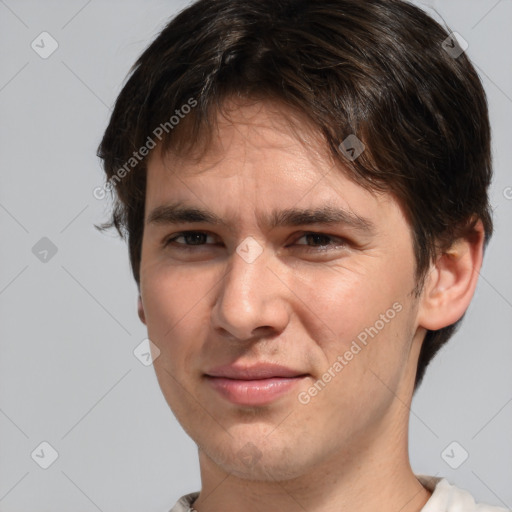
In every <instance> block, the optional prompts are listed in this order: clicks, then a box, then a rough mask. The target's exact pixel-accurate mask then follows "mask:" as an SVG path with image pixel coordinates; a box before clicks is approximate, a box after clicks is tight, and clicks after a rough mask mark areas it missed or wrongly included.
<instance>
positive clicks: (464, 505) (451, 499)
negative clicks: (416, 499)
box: [416, 475, 510, 512]
mask: <svg viewBox="0 0 512 512" xmlns="http://www.w3.org/2000/svg"><path fill="white" fill-rule="evenodd" d="M416 478H417V479H418V480H419V481H420V482H421V484H422V485H423V486H424V487H426V488H427V489H429V490H430V491H431V492H432V496H431V497H430V499H429V500H428V501H427V503H426V504H425V506H424V507H423V508H422V509H421V512H510V510H509V509H506V508H502V507H497V506H494V505H488V504H486V503H476V502H475V499H474V498H473V496H472V495H471V494H470V493H469V492H468V491H466V490H464V489H460V488H459V487H456V486H455V485H453V484H451V483H450V482H448V480H446V479H445V478H439V477H429V476H426V475H416Z"/></svg>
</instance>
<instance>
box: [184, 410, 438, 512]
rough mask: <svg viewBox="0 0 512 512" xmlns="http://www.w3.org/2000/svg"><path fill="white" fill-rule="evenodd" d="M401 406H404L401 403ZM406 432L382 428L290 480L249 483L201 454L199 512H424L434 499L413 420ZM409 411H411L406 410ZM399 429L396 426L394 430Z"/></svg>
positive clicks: (390, 423) (252, 481)
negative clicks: (422, 471) (416, 465)
mask: <svg viewBox="0 0 512 512" xmlns="http://www.w3.org/2000/svg"><path fill="white" fill-rule="evenodd" d="M397 402H398V401H397ZM398 407H399V408H401V409H402V411H400V412H401V413H402V414H403V415H404V416H405V427H404V428H402V429H396V428H392V427H390V428H387V429H385V430H384V431H383V430H382V426H381V428H380V429H379V432H378V435H377V432H372V433H368V435H367V436H365V438H364V439H359V440H357V442H355V443H354V446H351V448H350V450H349V452H348V453H344V454H342V453H336V454H333V456H332V457H331V458H330V459H329V460H323V461H322V463H321V464H317V465H315V466H314V467H311V468H308V470H307V471H306V472H305V473H304V474H303V475H301V476H299V477H295V478H293V479H289V480H280V481H276V480H274V479H270V480H265V481H262V480H247V479H243V478H239V477H237V476H235V475H233V474H230V473H227V472H226V471H224V470H223V469H222V468H221V467H219V466H218V465H217V464H216V463H215V462H214V461H213V460H212V459H211V458H209V457H208V456H207V455H206V454H205V453H204V452H203V451H202V450H199V462H200V468H201V481H202V490H201V493H200V495H199V497H198V499H197V500H196V501H195V503H194V505H193V507H194V509H195V510H196V511H197V512H221V511H226V510H244V511H246V512H257V511H261V510H265V511H266V512H278V511H282V510H290V511H294V510H297V511H298V512H301V511H303V510H307V511H308V512H339V511H340V510H351V511H354V510H357V511H358V512H370V511H372V512H373V511H375V510H379V511H380V512H397V511H398V510H399V511H400V512H418V511H420V510H421V509H422V508H423V506H424V505H425V503H426V502H427V501H428V499H429V498H430V496H431V493H430V491H428V490H427V489H425V488H424V487H423V486H422V485H421V484H420V482H419V481H418V480H417V479H416V477H415V476H414V473H413V471H412V469H411V467H410V463H409V457H408V436H407V431H408V429H407V423H408V422H407V416H406V413H404V412H403V410H404V409H406V408H405V407H404V406H403V404H400V405H399V406H398ZM406 412H407V411H406ZM393 424H394V425H396V424H397V423H396V417H395V419H394V421H391V422H389V423H388V425H393Z"/></svg>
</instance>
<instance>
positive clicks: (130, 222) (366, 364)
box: [99, 0, 504, 512]
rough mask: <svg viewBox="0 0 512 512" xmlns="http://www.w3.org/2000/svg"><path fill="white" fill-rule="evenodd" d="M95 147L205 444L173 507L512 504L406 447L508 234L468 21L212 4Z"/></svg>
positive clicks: (234, 0) (181, 396) (204, 1)
mask: <svg viewBox="0 0 512 512" xmlns="http://www.w3.org/2000/svg"><path fill="white" fill-rule="evenodd" d="M99 155H100V156H101V158H103V160H104V166H105V171H106V174H107V177H108V181H107V185H108V187H109V188H112V189H114V190H115V194H116V203H115V207H114V212H113V218H112V222H111V223H110V225H114V226H116V227H117V228H118V230H119V231H120V233H122V234H124V235H126V237H127V240H128V243H129V249H130V258H131V264H132V269H133V274H134V277H135V280H136V282H137V284H138V286H139V291H140V297H139V316H140V318H141V320H142V321H143V322H144V323H145V324H146V325H147V328H148V336H149V339H150V340H151V341H152V345H151V346H152V351H153V355H154V366H155V370H156V374H157V377H158V381H159V384H160V387H161V389H162V392H163V393H164V396H165V398H166V400H167V402H168V404H169V406H170V407H171V409H172V411H173V413H174V414H175V415H176V417H177V419H178V421H179V422H180V424H181V425H182V426H183V428H184V429H185V430H186V432H187V433H188V434H189V435H190V437H191V438H192V439H193V440H194V441H195V442H196V444H197V445H198V449H199V462H200V469H201V479H202V489H201V491H200V492H194V493H191V494H188V495H186V496H184V497H182V498H181V499H180V501H179V502H178V503H177V504H176V505H175V507H174V508H173V509H172V512H181V511H187V510H196V511H197V512H220V511H239V510H243V511H248V512H256V511H266V512H270V511H276V512H277V511H282V510H286V511H295V510H297V511H302V510H307V511H310V512H328V511H339V510H357V511H361V512H365V511H373V510H379V511H382V512H397V511H401V512H413V511H414V512H416V511H419V510H422V511H424V512H433V511H436V512H438V511H439V512H441V511H452V512H454V511H456V510H457V511H459V510H464V511H498V510H504V509H499V508H496V507H492V506H486V505H476V504H475V502H474V500H473V498H472V497H471V496H470V495H469V494H468V493H466V492H465V491H463V490H461V489H457V488H456V487H454V486H452V485H450V484H449V483H448V482H447V481H446V480H444V479H441V478H429V477H426V476H421V475H415V474H414V473H413V471H412V469H411V467H410V463H409V457H408V446H407V443H408V436H407V434H408V419H409V407H410V403H411V400H412V396H413V393H414V390H415V389H416V388H417V386H418V385H419V383H420V382H421V379H422V377H423V375H424V372H425V369H426V367H427V365H428V363H429V361H430V360H431V359H432V357H433V356H434V355H435V353H436V352H437V350H438V349H439V348H440V347H441V346H442V345H443V344H444V343H445V342H446V341H447V340H448V339H449V338H450V336H451V335H452V334H453V332H454V331H455V329H456V327H457V325H458V324H459V322H460V320H461V319H462V317H463V315H464V313H465V311H466V309H467V308H468V306H469V304H470V301H471V298H472V296H473V294H474V291H475V287H476V284H477V278H478V271H479V269H480V267H481V264H482V257H483V251H484V247H485V245H486V243H487V242H488V240H489V237H490V235H491V233H492V220H491V216H490V210H489V205H488V196H487V192H488V187H489V183H490V180H491V161H490V134H489V122H488V113H487V105H486V100H485V94H484V91H483V89H482V86H481V83H480V81H479V79H478V76H477V74H476V72H475V70H474V68H473V66H472V65H471V64H470V62H469V60H468V59H467V57H466V55H465V54H464V53H463V51H462V49H461V47H460V45H459V44H458V42H457V39H456V37H455V36H453V35H450V34H449V33H447V32H446V31H445V30H444V29H443V28H442V27H441V26H439V25H438V24H437V23H436V22H434V21H433V20H432V19H431V18H429V17H428V16H427V15H426V14H425V13H423V12H422V11H421V10H419V9H418V8H416V7H414V6H412V5H410V4H408V3H405V2H402V1H398V0H370V1H366V2H361V1H358V0H336V1H334V0H325V1H324V0H322V1H317V2H313V1H297V0H280V1H279V0H278V1H276V0H245V1H238V0H217V1H214V0H199V1H198V2H196V3H194V4H193V5H191V6H190V7H188V8H187V9H185V10H184V11H182V12H181V13H180V14H179V15H178V16H176V17H175V18H174V19H173V20H172V21H171V22H170V23H169V24H168V25H167V27H166V28H165V29H164V30H163V31H162V32H161V34H160V35H159V36H158V37H157V38H156V40H155V41H154V42H153V43H152V44H151V45H150V46H149V48H148V49H147V50H146V51H145V52H144V53H143V55H142V56H141V57H140V58H139V59H138V61H137V63H136V64H135V66H134V68H133V70H132V74H131V76H130V78H129V80H128V81H127V83H126V85H125V87H124V88H123V90H122V91H121V93H120V95H119V98H118V100H117V103H116V106H115V109H114V112H113V114H112V118H111V120H110V124H109V126H108V128H107V130H106V133H105V135H104V138H103V141H102V143H101V145H100V148H99Z"/></svg>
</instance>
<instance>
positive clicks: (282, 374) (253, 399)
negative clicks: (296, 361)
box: [204, 364, 309, 406]
mask: <svg viewBox="0 0 512 512" xmlns="http://www.w3.org/2000/svg"><path fill="white" fill-rule="evenodd" d="M308 375H309V374H307V373H304V372H301V371H297V370H294V369H291V368H287V367H285V366H281V365H276V364H259V365H254V366H250V367H247V366H245V367H242V366H236V365H228V366H221V367H217V368H214V369H212V370H209V371H208V372H207V373H206V374H205V375H204V377H205V379H206V382H207V383H208V384H209V385H210V386H211V388H212V389H214V390H215V391H216V392H218V393H219V394H220V395H221V396H222V397H223V398H225V399H227V400H228V401H230V402H231V403H233V404H236V405H247V406H257V405H267V404H270V403H271V402H273V401H275V400H277V399H278V398H279V397H281V396H283V395H286V394H287V393H289V392H291V391H292V390H293V388H295V387H296V386H297V385H298V384H299V382H301V381H303V380H304V379H305V378H306V377H308Z"/></svg>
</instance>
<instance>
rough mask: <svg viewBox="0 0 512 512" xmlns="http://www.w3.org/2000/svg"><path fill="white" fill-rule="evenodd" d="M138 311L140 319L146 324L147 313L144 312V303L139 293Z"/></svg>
mask: <svg viewBox="0 0 512 512" xmlns="http://www.w3.org/2000/svg"><path fill="white" fill-rule="evenodd" d="M137 313H138V314H139V318H140V321H141V322H142V323H143V324H144V325H146V315H145V313H144V305H143V304H142V299H141V297H140V295H139V299H138V300H137Z"/></svg>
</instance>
